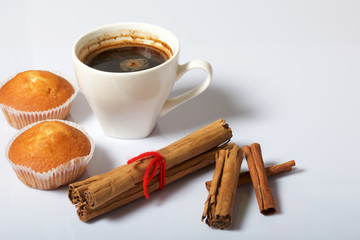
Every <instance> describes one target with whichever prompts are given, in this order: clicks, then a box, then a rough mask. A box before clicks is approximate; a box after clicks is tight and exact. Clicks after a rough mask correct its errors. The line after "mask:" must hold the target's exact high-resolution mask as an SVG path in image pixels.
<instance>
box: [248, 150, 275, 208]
mask: <svg viewBox="0 0 360 240" xmlns="http://www.w3.org/2000/svg"><path fill="white" fill-rule="evenodd" d="M243 150H244V153H245V157H246V161H247V163H248V167H249V172H250V177H251V181H252V183H253V186H254V190H255V195H256V199H257V201H258V205H259V209H260V212H261V213H262V214H264V215H268V214H272V213H275V212H276V208H275V203H274V200H273V197H272V194H271V191H270V186H269V183H268V180H267V174H266V171H265V167H264V161H263V158H262V155H261V148H260V145H259V144H258V143H253V144H251V145H250V147H249V146H247V145H245V146H244V147H243Z"/></svg>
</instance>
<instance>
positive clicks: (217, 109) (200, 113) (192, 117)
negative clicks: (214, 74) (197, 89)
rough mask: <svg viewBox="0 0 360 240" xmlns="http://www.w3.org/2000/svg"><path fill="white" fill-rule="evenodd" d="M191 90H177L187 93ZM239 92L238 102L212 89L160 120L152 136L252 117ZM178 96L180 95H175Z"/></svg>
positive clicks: (226, 94) (222, 90)
mask: <svg viewBox="0 0 360 240" xmlns="http://www.w3.org/2000/svg"><path fill="white" fill-rule="evenodd" d="M187 90H189V89H180V90H176V91H175V93H177V92H181V93H182V92H185V91H187ZM237 92H238V97H237V99H236V101H234V98H230V96H229V93H228V92H226V91H225V89H221V88H218V87H210V88H209V89H207V90H206V91H205V92H204V93H202V94H201V95H200V96H198V97H196V98H194V99H192V100H190V101H188V102H186V103H184V104H183V105H181V106H179V107H178V108H176V109H174V110H173V111H171V112H170V113H168V114H167V115H165V116H163V117H161V118H159V120H158V124H157V126H156V127H155V129H154V131H153V132H152V133H151V135H152V136H156V135H161V134H162V133H166V134H168V133H177V132H188V131H189V129H198V128H201V127H203V126H205V125H207V124H209V123H211V122H213V121H216V120H218V119H220V118H224V119H225V120H228V119H230V118H237V119H238V118H242V117H248V116H251V114H252V112H251V110H250V109H249V108H247V107H246V106H245V105H242V104H241V103H242V99H241V92H239V91H237ZM175 95H178V94H175Z"/></svg>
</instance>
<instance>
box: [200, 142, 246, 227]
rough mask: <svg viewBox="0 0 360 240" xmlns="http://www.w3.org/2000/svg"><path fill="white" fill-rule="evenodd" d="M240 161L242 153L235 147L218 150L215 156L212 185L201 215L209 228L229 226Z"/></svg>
mask: <svg viewBox="0 0 360 240" xmlns="http://www.w3.org/2000/svg"><path fill="white" fill-rule="evenodd" d="M242 159H243V154H242V151H241V149H240V148H239V147H238V146H236V145H234V147H233V148H232V149H231V150H219V152H218V153H217V155H216V166H215V171H214V175H213V180H212V181H213V183H212V185H211V187H210V190H209V195H208V198H207V200H206V202H205V207H204V212H203V215H202V221H203V220H204V219H205V218H206V223H207V224H208V225H209V226H211V227H214V228H220V229H224V228H229V227H230V226H231V223H232V220H231V218H232V209H233V205H234V198H235V193H236V188H237V181H238V178H239V173H240V167H241V162H242Z"/></svg>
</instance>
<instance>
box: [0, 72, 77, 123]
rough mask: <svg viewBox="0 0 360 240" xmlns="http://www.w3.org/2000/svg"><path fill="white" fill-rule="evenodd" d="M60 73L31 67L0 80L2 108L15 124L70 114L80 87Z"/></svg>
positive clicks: (9, 121)
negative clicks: (74, 85) (2, 80)
mask: <svg viewBox="0 0 360 240" xmlns="http://www.w3.org/2000/svg"><path fill="white" fill-rule="evenodd" d="M57 74H59V75H61V76H63V75H64V74H62V73H57ZM57 74H54V73H51V72H48V71H40V70H30V71H26V72H22V73H19V74H17V75H16V76H15V77H9V78H8V79H7V80H6V81H4V82H2V83H0V109H1V110H2V111H3V113H4V115H5V118H6V120H7V121H8V123H9V124H10V125H11V126H13V127H15V128H17V129H20V128H23V127H25V126H26V125H29V124H31V123H33V122H38V121H41V120H46V119H65V118H66V117H67V115H68V114H69V112H70V109H71V106H72V103H73V101H74V99H75V97H76V93H77V90H76V89H75V88H74V87H73V86H72V85H71V84H70V83H69V82H68V81H67V80H66V79H65V78H63V77H61V76H59V75H57Z"/></svg>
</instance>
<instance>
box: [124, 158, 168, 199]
mask: <svg viewBox="0 0 360 240" xmlns="http://www.w3.org/2000/svg"><path fill="white" fill-rule="evenodd" d="M149 157H153V159H152V160H151V162H150V163H149V166H148V167H147V168H146V171H145V174H144V181H143V188H144V195H145V197H146V198H147V199H149V192H148V189H147V186H148V185H149V183H150V181H151V180H152V179H153V177H154V176H155V173H156V171H157V170H158V168H159V171H160V172H159V177H160V180H159V183H160V186H159V190H160V189H162V188H163V187H164V186H165V160H164V158H163V156H162V155H161V154H160V153H158V152H145V153H142V154H140V155H139V156H137V157H134V158H132V159H130V160H129V161H127V163H128V164H129V163H133V162H135V161H137V160H141V159H144V158H149ZM153 166H154V167H153ZM151 170H152V171H151ZM149 175H150V176H149Z"/></svg>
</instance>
